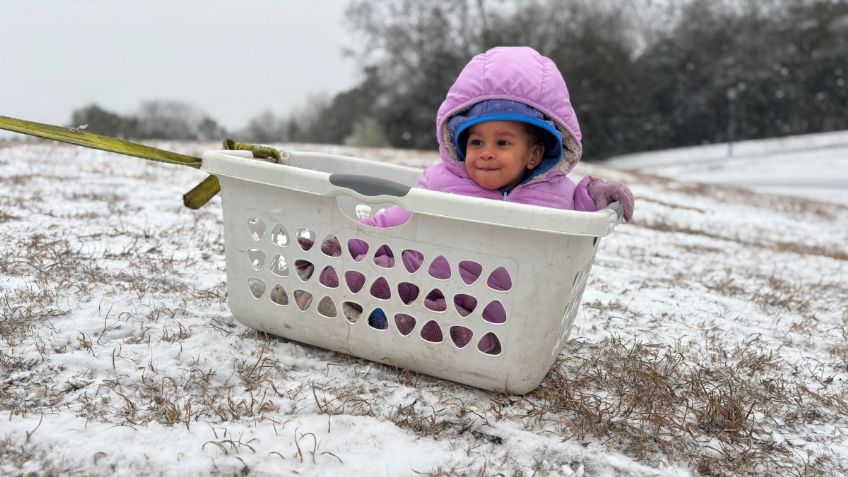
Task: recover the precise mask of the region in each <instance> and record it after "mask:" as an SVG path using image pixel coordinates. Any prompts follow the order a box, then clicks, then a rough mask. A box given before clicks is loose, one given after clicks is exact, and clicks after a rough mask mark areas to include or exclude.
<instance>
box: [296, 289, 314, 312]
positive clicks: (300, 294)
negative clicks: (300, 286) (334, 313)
mask: <svg viewBox="0 0 848 477" xmlns="http://www.w3.org/2000/svg"><path fill="white" fill-rule="evenodd" d="M294 301H295V303H297V307H298V308H300V311H306V310H308V309H309V306H310V305H312V293H309V292H308V291H306V290H295V291H294Z"/></svg>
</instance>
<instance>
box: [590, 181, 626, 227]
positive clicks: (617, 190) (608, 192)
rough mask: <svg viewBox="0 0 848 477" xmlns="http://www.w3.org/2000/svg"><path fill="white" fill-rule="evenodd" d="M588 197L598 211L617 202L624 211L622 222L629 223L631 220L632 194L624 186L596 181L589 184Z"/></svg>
mask: <svg viewBox="0 0 848 477" xmlns="http://www.w3.org/2000/svg"><path fill="white" fill-rule="evenodd" d="M589 197H591V198H592V200H593V201H595V205H596V206H597V207H598V210H601V209H603V208H604V207H606V206H608V205H609V204H611V203H613V202H618V203H619V204H621V207H622V208H623V209H624V220H626V221H627V222H630V219H632V218H633V193H632V192H630V189H628V188H627V186H626V185H623V184H619V183H618V182H610V181H601V180H598V181H595V182H592V183H591V184H589Z"/></svg>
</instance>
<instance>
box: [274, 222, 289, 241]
mask: <svg viewBox="0 0 848 477" xmlns="http://www.w3.org/2000/svg"><path fill="white" fill-rule="evenodd" d="M271 243H273V244H274V245H276V246H278V247H286V246H288V244H289V233H288V232H287V231H286V228H285V227H283V225H282V224H277V226H276V227H274V230H272V231H271Z"/></svg>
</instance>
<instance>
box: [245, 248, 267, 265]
mask: <svg viewBox="0 0 848 477" xmlns="http://www.w3.org/2000/svg"><path fill="white" fill-rule="evenodd" d="M247 258H248V260H250V266H251V267H253V269H254V270H256V271H259V270H262V267H264V266H265V252H263V251H262V250H259V249H258V248H251V249H249V250H248V251H247Z"/></svg>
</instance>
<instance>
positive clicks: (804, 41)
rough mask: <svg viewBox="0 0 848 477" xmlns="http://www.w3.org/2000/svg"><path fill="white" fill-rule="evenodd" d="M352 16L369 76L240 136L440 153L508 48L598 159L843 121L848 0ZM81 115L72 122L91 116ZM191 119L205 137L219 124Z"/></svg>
mask: <svg viewBox="0 0 848 477" xmlns="http://www.w3.org/2000/svg"><path fill="white" fill-rule="evenodd" d="M622 4H626V5H622ZM347 18H348V21H349V27H350V31H351V33H352V34H353V35H354V36H356V38H357V39H356V41H352V42H351V44H353V45H355V47H353V48H352V49H351V50H350V51H348V54H350V55H352V56H353V57H355V58H356V59H357V61H359V62H360V64H362V79H361V81H360V82H359V84H358V85H356V86H355V87H353V88H351V89H349V90H347V91H343V92H341V93H338V94H336V95H335V96H332V97H321V98H313V99H312V100H311V101H310V102H308V103H307V105H306V106H305V107H304V109H303V110H301V111H297V112H293V113H290V114H289V115H288V116H286V115H277V114H275V113H273V112H270V111H266V112H264V113H261V114H259V115H257V116H256V117H255V118H254V119H252V120H251V121H250V123H249V124H248V125H246V126H245V127H244V128H243V129H242V130H240V131H236V132H235V133H236V134H238V136H237V137H238V138H239V139H242V140H252V141H258V142H317V143H332V144H350V145H359V146H391V147H401V148H427V149H432V148H435V147H436V140H435V131H434V126H435V125H434V122H435V114H436V110H437V109H438V106H439V104H440V103H441V101H442V100H443V99H444V96H445V94H446V92H447V90H448V88H449V87H450V85H451V84H452V83H453V81H454V79H455V78H456V76H457V74H458V73H459V71H460V69H461V68H462V67H463V66H464V65H465V64H466V63H467V62H468V60H469V59H470V58H471V57H472V56H473V55H474V54H476V53H478V52H481V51H484V50H486V49H488V48H490V47H493V46H497V45H528V46H532V47H534V48H536V49H537V50H539V51H540V52H541V53H542V54H545V55H546V56H549V57H551V58H552V59H553V60H554V61H555V62H556V64H557V65H558V66H559V68H560V70H561V71H562V72H563V74H564V76H565V78H566V82H567V83H568V86H569V90H570V92H571V96H572V102H573V104H574V106H575V109H576V111H577V115H578V118H579V120H580V122H581V127H582V129H583V135H584V148H585V151H586V155H585V157H586V158H587V159H589V160H592V159H596V160H597V159H603V158H605V157H609V156H612V155H615V154H621V153H627V152H636V151H643V150H650V149H664V148H670V147H679V146H686V145H695V144H704V143H715V142H725V141H735V140H742V139H754V138H766V137H775V136H785V135H791V134H803V133H810V132H820V131H832V130H841V129H848V115H846V114H845V112H844V111H846V110H848V85H846V82H848V2H845V1H844V0H681V1H679V2H652V1H651V0H642V1H641V2H615V1H613V0H570V1H568V2H563V1H557V0H523V1H522V0H500V1H498V0H443V1H440V2H431V1H429V0H394V1H391V2H380V1H375V0H353V1H352V2H351V3H350V4H349V6H348V8H347ZM89 108H91V107H89ZM78 112H79V111H78ZM78 112H75V118H74V123H75V124H82V123H83V122H85V121H87V122H89V123H91V122H92V121H91V118H90V114H89V116H85V115H80V117H79V118H77V117H76V114H77V113H78ZM148 113H150V112H149V111H148ZM83 116H85V117H83ZM153 116H155V115H151V114H147V116H146V117H147V118H148V119H150V118H151V117H153ZM191 117H192V118H193V119H192V121H193V122H192V127H191V128H189V129H190V130H192V131H194V133H195V135H196V136H199V135H202V134H212V135H214V134H216V133H218V132H219V131H217V130H215V127H217V125H216V124H214V121H212V120H208V121H205V120H204V119H203V115H202V114H193V115H191ZM123 119H127V118H123ZM206 119H208V118H206ZM113 121H117V123H120V122H121V121H118V120H114V119H113ZM141 123H146V122H145V121H141ZM98 127H99V126H98ZM126 127H127V130H126V132H122V134H126V135H130V134H152V133H153V132H154V131H155V130H156V128H154V127H153V125H151V124H147V125H146V126H145V127H144V128H141V129H137V130H134V131H135V132H132V131H133V130H132V128H130V127H129V126H126ZM139 127H140V126H139ZM162 130H167V131H170V132H173V131H175V128H174V127H173V126H170V127H167V128H164V127H163V128H162ZM98 132H104V133H109V132H107V131H98ZM160 133H161V131H160ZM136 137H142V136H136ZM147 137H150V136H147ZM196 138H201V137H196Z"/></svg>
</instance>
